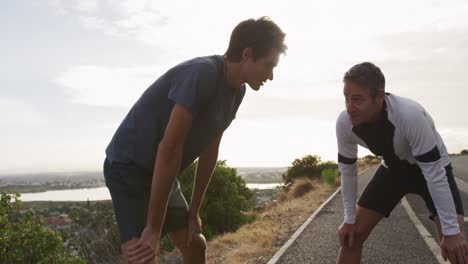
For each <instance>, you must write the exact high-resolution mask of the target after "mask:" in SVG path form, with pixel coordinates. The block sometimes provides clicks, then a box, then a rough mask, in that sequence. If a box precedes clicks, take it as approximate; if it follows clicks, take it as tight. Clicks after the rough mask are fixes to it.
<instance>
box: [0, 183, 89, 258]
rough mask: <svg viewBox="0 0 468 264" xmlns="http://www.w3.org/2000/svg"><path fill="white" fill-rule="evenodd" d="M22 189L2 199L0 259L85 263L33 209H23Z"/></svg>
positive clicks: (7, 194) (0, 212)
mask: <svg viewBox="0 0 468 264" xmlns="http://www.w3.org/2000/svg"><path fill="white" fill-rule="evenodd" d="M19 197H20V195H19V194H18V193H16V194H11V193H8V192H2V194H1V199H0V263H65V264H72V263H85V261H84V260H83V259H82V258H81V257H80V256H78V255H76V254H73V253H72V252H69V251H68V250H67V249H66V248H65V247H64V246H63V240H62V238H61V236H60V234H59V233H57V232H55V231H53V230H50V229H47V228H45V227H44V224H43V223H42V222H41V221H38V220H36V219H35V218H34V215H33V213H32V211H31V210H28V211H27V212H26V214H25V215H24V216H23V215H21V214H20V213H19V207H20V205H21V202H20V200H19Z"/></svg>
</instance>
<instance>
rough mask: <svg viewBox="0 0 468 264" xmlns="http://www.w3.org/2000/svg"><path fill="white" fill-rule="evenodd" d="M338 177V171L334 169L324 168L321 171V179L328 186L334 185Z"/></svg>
mask: <svg viewBox="0 0 468 264" xmlns="http://www.w3.org/2000/svg"><path fill="white" fill-rule="evenodd" d="M338 177H339V173H338V171H337V170H336V169H325V170H323V171H322V181H323V182H324V183H326V184H327V185H329V186H334V185H335V184H336V179H337V178H338Z"/></svg>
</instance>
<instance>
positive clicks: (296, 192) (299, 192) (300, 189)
mask: <svg viewBox="0 0 468 264" xmlns="http://www.w3.org/2000/svg"><path fill="white" fill-rule="evenodd" d="M313 189H314V185H313V183H312V181H311V180H310V179H308V178H300V179H296V180H295V181H294V183H293V184H292V185H291V187H290V189H289V191H288V196H289V198H298V197H301V196H303V195H304V194H306V193H308V192H310V191H312V190H313Z"/></svg>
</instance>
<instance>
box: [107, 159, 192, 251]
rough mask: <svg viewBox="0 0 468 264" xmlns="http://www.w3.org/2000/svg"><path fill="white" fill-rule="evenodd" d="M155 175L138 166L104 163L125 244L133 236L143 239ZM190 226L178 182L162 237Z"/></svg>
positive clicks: (170, 198)
mask: <svg viewBox="0 0 468 264" xmlns="http://www.w3.org/2000/svg"><path fill="white" fill-rule="evenodd" d="M152 176H153V173H152V171H149V170H147V169H142V168H139V167H137V166H136V165H134V164H128V163H121V162H115V161H113V162H110V161H109V160H107V159H106V160H105V161H104V178H105V180H106V186H107V188H108V189H109V192H110V195H111V197H112V204H113V206H114V212H115V218H116V220H117V225H118V227H119V232H120V240H121V242H122V243H124V242H126V241H128V240H130V239H132V237H137V238H138V237H140V235H141V233H142V232H143V229H144V228H145V225H146V216H147V211H148V205H149V198H150V193H151V182H152ZM187 223H188V205H187V201H186V200H185V198H184V196H183V194H182V192H181V190H180V184H179V181H177V180H176V181H175V183H174V186H173V188H172V191H171V194H170V196H169V201H168V205H167V211H166V218H165V220H164V225H163V229H162V234H161V235H165V234H167V233H170V232H174V231H177V230H179V229H182V228H184V227H186V226H187Z"/></svg>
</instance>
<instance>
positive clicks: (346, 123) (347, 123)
mask: <svg viewBox="0 0 468 264" xmlns="http://www.w3.org/2000/svg"><path fill="white" fill-rule="evenodd" d="M336 125H337V127H338V126H339V127H343V128H344V127H347V128H352V124H351V120H349V116H348V112H346V110H343V111H341V112H340V113H339V114H338V118H337V119H336Z"/></svg>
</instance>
